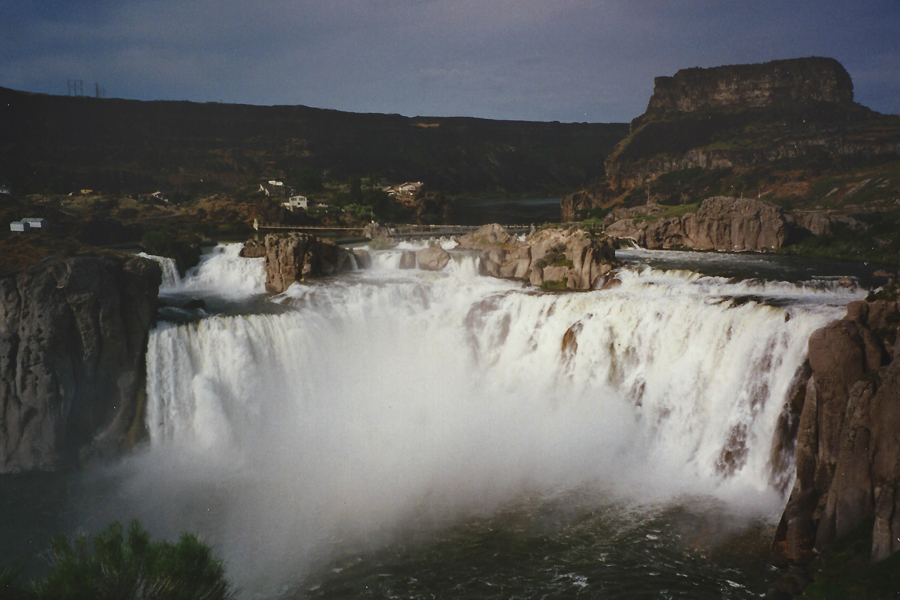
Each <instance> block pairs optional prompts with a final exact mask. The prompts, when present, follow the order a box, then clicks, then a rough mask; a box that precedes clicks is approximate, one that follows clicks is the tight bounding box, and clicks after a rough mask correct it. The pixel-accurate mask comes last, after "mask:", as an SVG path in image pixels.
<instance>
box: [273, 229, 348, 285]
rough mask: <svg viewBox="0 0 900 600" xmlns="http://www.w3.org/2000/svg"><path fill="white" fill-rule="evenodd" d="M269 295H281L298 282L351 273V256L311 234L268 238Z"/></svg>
mask: <svg viewBox="0 0 900 600" xmlns="http://www.w3.org/2000/svg"><path fill="white" fill-rule="evenodd" d="M265 244H266V254H265V257H266V260H265V268H266V291H267V292H270V293H280V292H283V291H285V290H286V289H288V288H289V287H290V286H291V284H293V283H294V282H297V281H304V280H306V279H309V278H311V277H321V276H323V275H334V274H337V273H341V272H343V271H349V270H351V269H352V268H353V267H354V264H355V261H354V260H353V259H352V258H351V253H350V251H349V250H346V249H345V248H341V247H340V246H338V245H337V244H335V243H334V242H332V241H331V240H325V239H321V238H318V237H316V236H314V235H310V234H308V233H290V234H288V235H287V236H279V235H275V234H269V235H267V236H266V242H265Z"/></svg>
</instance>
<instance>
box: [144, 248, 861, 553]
mask: <svg viewBox="0 0 900 600" xmlns="http://www.w3.org/2000/svg"><path fill="white" fill-rule="evenodd" d="M220 255H221V256H223V257H224V258H223V259H222V260H223V263H222V264H221V265H219V266H218V267H216V268H218V269H220V272H222V273H224V272H238V270H239V269H238V267H233V268H231V267H228V268H226V267H225V261H227V257H228V256H230V255H229V254H228V253H227V252H222V253H220ZM455 258H456V260H454V261H452V262H451V263H450V265H449V266H448V267H447V268H446V269H445V270H444V271H443V272H440V273H426V272H421V271H418V270H409V271H400V270H398V269H397V268H396V266H397V264H398V263H399V252H398V251H387V252H383V253H379V254H378V255H377V256H376V257H375V260H374V265H373V269H371V270H370V271H366V272H359V273H353V274H352V275H349V276H346V277H342V278H338V279H334V280H331V281H328V282H327V283H312V284H295V285H294V286H292V287H291V288H290V289H289V290H288V291H287V292H286V293H284V294H281V295H279V296H276V297H274V298H272V301H273V302H276V303H279V304H281V305H282V306H283V307H284V309H285V310H283V311H281V312H279V313H278V314H249V315H239V316H212V317H209V318H206V319H203V320H200V321H198V322H193V323H189V324H182V325H176V324H169V323H161V324H160V325H159V326H158V327H157V328H156V329H155V330H154V331H152V332H151V335H150V339H149V347H148V357H147V396H148V405H147V425H148V428H149V431H150V438H151V449H150V451H149V452H148V454H147V456H146V457H145V460H147V461H148V466H145V467H144V468H145V469H146V470H147V472H148V473H152V474H153V476H154V478H153V480H154V481H166V482H167V483H166V484H165V486H164V487H165V489H166V490H167V492H166V493H167V494H168V496H167V497H170V498H171V497H172V496H175V497H178V496H179V495H185V496H191V495H192V494H195V493H199V492H198V490H207V491H208V488H215V490H216V494H215V496H216V497H217V498H218V501H219V502H222V503H223V504H224V505H225V506H224V508H222V510H223V511H224V512H225V513H226V514H227V520H228V533H227V534H223V535H226V536H230V538H232V539H239V540H241V542H240V543H241V544H242V545H243V546H245V547H253V548H257V547H258V546H260V545H263V546H265V548H266V549H265V551H262V552H263V554H266V555H267V556H270V558H271V557H276V556H277V557H281V556H283V555H285V556H286V555H290V556H292V557H293V558H294V559H297V560H300V561H301V562H302V560H303V558H302V556H306V555H307V554H306V553H312V552H313V551H314V549H315V548H316V547H318V546H320V545H321V544H324V543H325V541H326V540H332V541H334V540H344V541H346V540H348V539H380V536H384V535H389V534H390V532H391V531H395V530H397V529H398V528H403V527H407V526H410V523H429V524H431V525H432V526H434V525H435V524H440V523H442V522H444V521H446V520H448V519H453V518H455V517H456V516H458V515H465V514H477V513H481V512H484V511H490V510H493V509H494V508H495V507H499V506H503V505H504V504H505V503H509V502H512V501H517V500H518V499H520V498H522V497H530V496H535V495H536V496H547V495H553V494H559V493H565V491H566V490H575V489H596V490H602V491H603V492H604V493H606V494H610V493H612V494H621V495H623V496H626V497H636V498H639V499H640V500H641V501H662V502H665V501H667V499H674V498H678V497H684V496H695V495H696V496H704V495H706V496H713V497H718V498H722V499H723V500H725V501H727V502H729V503H732V504H733V505H736V506H738V507H743V508H745V509H746V510H748V511H751V512H752V511H767V510H772V509H773V507H776V506H778V505H779V504H780V503H781V502H783V500H784V497H783V494H784V490H783V486H781V487H779V486H778V485H776V484H775V482H776V481H777V480H778V478H779V476H780V477H781V478H782V479H784V476H785V473H783V472H781V473H779V472H777V471H778V470H779V469H784V466H783V465H780V463H778V461H774V460H773V447H774V446H775V445H776V442H777V439H776V436H777V429H778V427H777V424H778V421H779V418H780V417H782V415H783V413H784V410H785V406H786V403H787V400H788V396H789V394H790V393H791V391H792V386H794V385H795V384H796V381H795V378H796V375H797V372H798V368H799V367H800V366H801V364H802V362H803V360H804V359H805V355H806V344H807V339H808V337H809V335H810V334H811V332H812V331H814V330H815V329H816V328H818V327H821V326H822V325H824V324H825V323H826V322H828V321H829V320H832V319H834V318H837V317H839V315H840V314H841V311H842V306H843V305H844V304H845V303H846V302H847V301H849V300H850V299H853V298H854V297H855V296H853V294H852V293H851V292H843V291H839V290H837V289H824V290H823V289H819V288H814V287H804V286H799V285H793V284H789V283H777V282H776V283H762V282H746V281H744V282H741V281H733V280H726V279H722V278H716V277H703V276H700V275H697V274H695V273H690V272H686V271H660V270H654V269H650V268H644V269H640V268H634V269H629V270H625V271H623V272H622V273H621V276H620V278H621V281H622V283H621V285H620V286H618V287H616V288H613V289H610V290H605V291H595V292H586V293H564V294H552V293H543V292H540V291H537V290H535V289H534V288H529V287H526V286H523V285H522V284H519V283H514V282H508V281H502V280H497V279H491V278H485V277H480V276H479V275H478V274H477V257H476V256H474V255H471V254H465V253H460V254H459V255H455ZM233 260H241V259H233ZM211 263H212V259H210V260H209V261H208V262H207V263H205V265H206V264H211ZM244 266H246V265H244ZM240 268H241V269H242V268H243V266H241V267H240ZM229 269H231V270H229ZM202 272H203V266H201V268H200V269H199V270H198V272H197V274H196V275H195V277H199V278H201V279H202V277H203V276H204V275H203V274H202ZM239 279H240V281H242V282H243V283H242V287H241V289H243V290H244V291H245V292H246V293H251V292H253V291H254V290H256V289H258V287H257V286H258V285H261V284H259V282H258V280H257V279H254V278H253V277H249V276H247V275H246V274H242V275H240V276H239ZM247 282H253V283H252V285H248V284H247ZM183 285H185V286H186V287H188V288H190V286H191V285H192V284H191V283H190V281H188V282H186V283H184V284H183ZM204 285H207V284H204ZM207 287H209V286H208V285H207ZM148 477H149V476H148ZM148 481H149V480H148ZM147 485H148V488H147V489H148V490H149V483H148V484H147ZM148 493H151V495H152V492H148ZM279 553H280V554H279ZM298 557H299V558H298ZM259 560H265V559H263V558H260V559H259ZM273 560H274V559H273ZM279 560H280V559H279ZM247 568H250V567H249V566H248V567H247ZM266 568H267V569H269V570H271V568H272V567H271V565H267V567H266Z"/></svg>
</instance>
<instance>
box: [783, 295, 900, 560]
mask: <svg viewBox="0 0 900 600" xmlns="http://www.w3.org/2000/svg"><path fill="white" fill-rule="evenodd" d="M898 322H900V302H898V301H897V300H896V299H886V300H873V301H870V302H867V301H860V302H854V303H852V304H850V305H849V306H848V310H847V316H846V317H845V318H844V319H843V320H840V321H834V322H832V323H830V324H828V325H827V326H826V327H824V328H822V329H819V330H818V331H816V332H815V333H814V334H813V335H812V336H811V337H810V340H809V366H810V367H811V371H812V376H811V377H810V378H809V380H808V382H807V384H806V394H805V400H804V402H803V409H802V412H801V414H800V423H799V431H798V434H797V450H796V461H797V477H796V480H795V484H794V488H793V490H792V492H791V496H790V500H789V501H788V504H787V507H786V508H785V511H784V515H783V517H782V521H781V524H780V526H779V529H778V533H777V534H776V540H775V542H776V547H778V548H779V549H780V550H781V552H782V553H783V554H784V555H785V556H786V557H787V558H789V559H791V560H793V561H795V562H805V561H807V560H809V559H810V558H811V557H812V556H813V551H814V550H821V549H822V548H823V547H825V546H826V545H828V544H829V543H830V542H832V541H834V540H835V539H836V538H837V537H839V536H841V535H843V534H845V533H848V532H850V531H851V530H852V529H854V528H855V527H856V526H858V525H859V524H860V523H861V522H863V521H864V520H866V519H873V518H874V526H873V531H872V538H873V540H872V559H873V560H876V561H877V560H881V559H883V558H886V557H887V556H889V555H891V554H892V553H894V552H896V551H898V550H900V339H898V336H897V329H898Z"/></svg>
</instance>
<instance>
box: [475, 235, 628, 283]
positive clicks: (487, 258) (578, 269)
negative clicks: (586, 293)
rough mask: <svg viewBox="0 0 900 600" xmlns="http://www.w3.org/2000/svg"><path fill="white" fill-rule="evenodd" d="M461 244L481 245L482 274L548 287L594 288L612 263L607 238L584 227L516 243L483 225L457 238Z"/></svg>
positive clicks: (610, 271)
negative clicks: (471, 232) (521, 280)
mask: <svg viewBox="0 0 900 600" xmlns="http://www.w3.org/2000/svg"><path fill="white" fill-rule="evenodd" d="M460 246H461V247H463V248H469V249H476V250H481V255H480V256H481V267H480V270H481V273H482V274H483V275H488V276H492V277H503V278H510V279H525V280H528V281H529V282H530V283H531V284H532V285H536V286H541V287H546V288H550V289H569V290H591V289H595V288H597V287H600V286H602V285H603V284H604V283H605V282H606V281H607V280H608V279H610V278H611V277H612V276H613V274H614V273H613V269H614V267H615V264H616V260H615V249H614V248H613V246H612V244H611V242H610V240H609V238H607V237H606V236H597V235H595V234H592V233H590V232H588V231H585V230H583V229H545V230H543V231H539V232H536V233H533V234H531V235H529V236H527V237H526V238H525V241H521V242H520V241H518V240H517V239H515V238H513V237H511V236H510V235H509V233H508V232H507V231H506V230H505V229H503V228H502V227H501V226H500V225H496V224H493V225H485V226H484V227H482V228H481V229H479V230H478V231H476V232H475V233H473V234H468V236H464V238H461V239H460Z"/></svg>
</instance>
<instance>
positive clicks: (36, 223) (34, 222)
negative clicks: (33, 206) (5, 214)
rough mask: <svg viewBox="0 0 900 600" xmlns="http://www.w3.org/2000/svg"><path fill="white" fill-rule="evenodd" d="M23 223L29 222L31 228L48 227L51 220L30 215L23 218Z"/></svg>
mask: <svg viewBox="0 0 900 600" xmlns="http://www.w3.org/2000/svg"><path fill="white" fill-rule="evenodd" d="M22 222H23V223H28V225H29V226H30V227H31V229H47V228H48V227H50V222H49V221H48V220H47V219H40V218H36V217H28V218H27V219H22Z"/></svg>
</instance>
